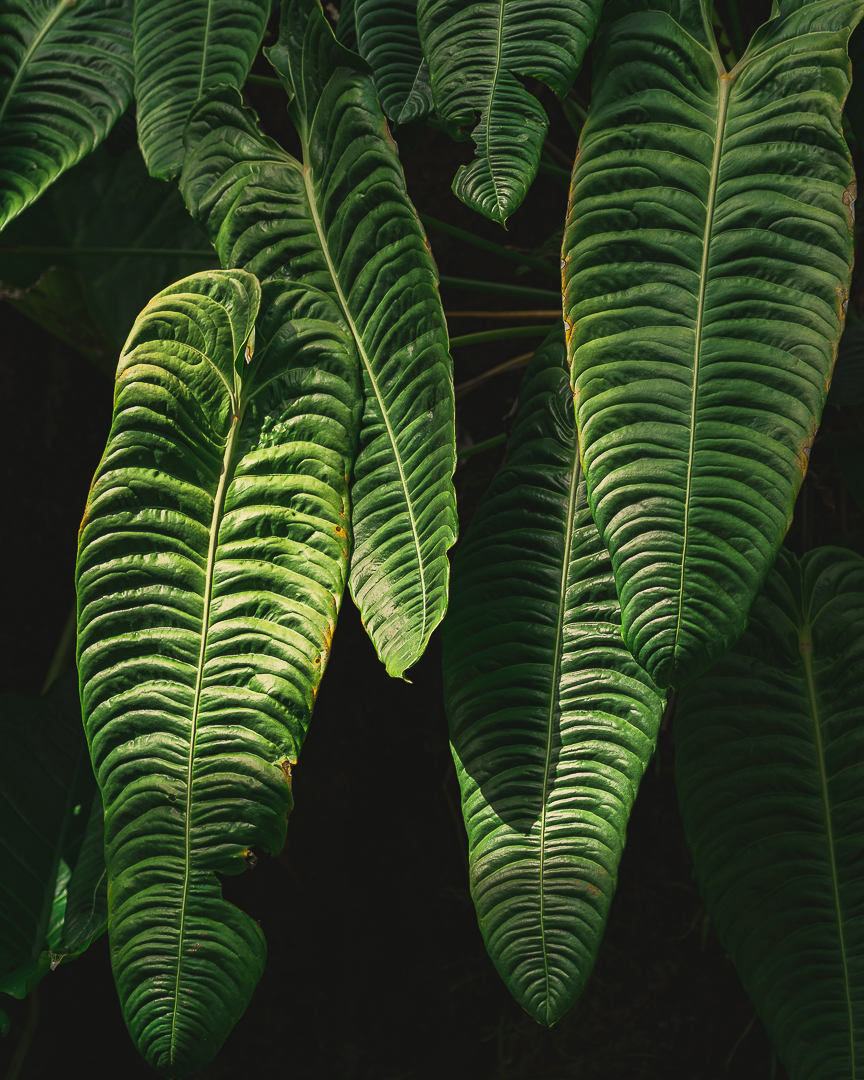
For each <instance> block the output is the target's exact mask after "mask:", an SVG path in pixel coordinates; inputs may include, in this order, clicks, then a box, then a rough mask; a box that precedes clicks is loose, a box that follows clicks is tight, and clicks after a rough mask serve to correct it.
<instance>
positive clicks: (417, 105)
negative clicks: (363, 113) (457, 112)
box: [339, 0, 432, 124]
mask: <svg viewBox="0 0 864 1080" xmlns="http://www.w3.org/2000/svg"><path fill="white" fill-rule="evenodd" d="M352 6H353V16H354V26H355V30H354V35H355V41H356V45H354V44H352V45H351V47H352V48H355V47H356V49H357V51H358V52H359V53H360V55H361V56H362V57H363V59H364V60H366V61H367V63H368V64H369V66H370V67H371V68H372V71H373V72H374V75H375V86H376V88H377V90H378V100H379V101H380V102H381V108H382V109H383V110H384V112H385V113H386V114H387V116H389V117H390V119H391V120H392V121H393V123H394V124H410V123H411V122H412V121H414V120H422V119H423V118H424V117H426V116H428V115H429V113H430V112H431V111H432V87H431V84H430V82H429V68H428V67H427V66H426V61H425V60H424V59H423V50H422V49H421V48H420V35H419V33H418V31H417V0H354V3H353V5H352ZM340 29H341V16H340ZM339 37H340V40H344V39H343V38H342V35H341V34H340V35H339ZM346 43H347V42H346Z"/></svg>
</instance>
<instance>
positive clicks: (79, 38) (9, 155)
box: [0, 0, 132, 229]
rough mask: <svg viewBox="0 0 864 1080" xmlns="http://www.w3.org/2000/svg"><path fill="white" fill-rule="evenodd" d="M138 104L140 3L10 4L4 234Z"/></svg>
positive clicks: (5, 30) (0, 78)
mask: <svg viewBox="0 0 864 1080" xmlns="http://www.w3.org/2000/svg"><path fill="white" fill-rule="evenodd" d="M131 99H132V0H77V2H76V0H6V2H5V3H4V4H3V10H2V12H0V229H2V228H3V226H4V225H5V224H6V222H7V221H10V220H11V219H12V218H14V217H16V216H17V215H18V214H20V213H21V211H22V210H24V209H25V207H27V206H29V205H30V203H32V202H33V201H34V200H35V199H38V198H39V196H40V195H41V194H42V192H43V191H45V189H46V188H47V187H48V186H49V185H50V184H51V183H52V182H53V181H54V180H56V179H57V177H58V176H59V175H60V174H61V173H62V172H64V171H65V170H66V169H68V168H69V167H70V166H72V165H74V164H75V163H76V162H78V161H80V160H81V158H83V157H84V156H85V154H88V153H89V152H90V151H91V150H93V148H94V147H96V146H97V145H98V144H99V143H100V142H101V141H102V140H103V139H104V138H105V136H106V135H107V134H108V132H109V131H110V130H111V128H112V127H113V125H114V123H115V122H116V121H117V119H118V118H119V117H120V115H121V114H122V113H123V112H124V111H125V109H126V107H127V106H128V104H129V102H130V101H131Z"/></svg>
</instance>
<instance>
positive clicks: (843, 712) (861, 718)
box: [675, 548, 864, 1080]
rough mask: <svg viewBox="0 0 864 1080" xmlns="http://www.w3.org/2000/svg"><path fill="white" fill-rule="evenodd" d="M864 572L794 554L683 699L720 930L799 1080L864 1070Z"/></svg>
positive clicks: (702, 860)
mask: <svg viewBox="0 0 864 1080" xmlns="http://www.w3.org/2000/svg"><path fill="white" fill-rule="evenodd" d="M862 684H864V559H862V558H861V556H860V555H855V554H853V553H852V552H850V551H845V550H843V549H840V548H820V549H817V550H815V551H812V552H809V553H808V554H807V555H805V556H804V558H803V560H802V561H801V562H800V563H798V562H797V560H796V559H795V558H794V556H792V555H791V554H790V553H789V552H787V551H781V553H780V557H779V559H778V561H777V566H776V569H775V570H774V571H773V572H772V573H771V575H770V576H769V578H768V581H767V583H766V586H765V589H764V592H763V593H762V596H761V597H760V598H759V599H758V600H757V601H756V603H755V604H754V606H753V613H752V615H751V619H750V625H749V627H748V629H747V632H746V633H745V635H744V636H743V637H742V638H741V640H740V642H739V643H738V645H737V646H736V647H735V648H734V649H733V651H732V652H730V653H729V654H728V655H727V656H726V657H725V658H724V659H723V660H721V662H720V663H719V664H718V665H717V666H716V667H714V668H712V669H711V671H710V672H708V673H707V674H706V675H703V676H702V677H701V678H700V679H697V680H696V682H694V683H692V684H691V685H690V686H689V687H688V688H687V689H686V690H685V691H683V692H682V693H681V695H680V696H679V699H678V705H677V710H676V716H675V747H676V754H675V771H676V782H677V784H678V796H679V801H680V805H681V813H682V816H683V819H684V828H685V833H686V835H687V841H688V844H689V846H690V850H691V852H692V854H693V861H694V865H695V867H696V875H697V878H698V879H699V884H700V888H701V890H702V895H703V897H704V899H705V904H706V906H707V909H708V913H709V915H710V916H711V922H712V924H713V925H714V927H715V928H716V930H717V934H718V936H719V937H720V940H721V942H722V943H723V947H724V948H725V949H726V950H727V952H728V953H729V956H730V957H731V959H732V961H733V963H734V964H735V966H736V967H737V969H738V972H739V974H740V975H741V979H742V981H743V983H744V986H745V988H746V989H747V992H748V993H749V994H750V997H751V998H752V999H753V1003H754V1004H755V1006H756V1009H757V1011H758V1012H759V1015H760V1016H761V1018H762V1020H763V1022H764V1023H765V1026H766V1028H767V1029H768V1033H769V1035H770V1036H771V1040H772V1042H773V1043H774V1046H775V1047H776V1049H777V1051H778V1053H779V1055H780V1057H781V1059H782V1060H783V1064H784V1065H785V1066H786V1070H787V1072H788V1073H789V1076H790V1080H848V1078H849V1077H852V1076H857V1075H859V1073H860V1069H861V1061H862V1058H864V969H862V957H864V918H862V914H861V913H862V908H864V865H862V861H861V851H862V847H864V824H862V822H864V741H862V739H864V696H862V693H861V687H862Z"/></svg>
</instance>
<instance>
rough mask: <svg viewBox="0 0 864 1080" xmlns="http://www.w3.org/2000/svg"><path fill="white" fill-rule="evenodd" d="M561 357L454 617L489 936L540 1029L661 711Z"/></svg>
mask: <svg viewBox="0 0 864 1080" xmlns="http://www.w3.org/2000/svg"><path fill="white" fill-rule="evenodd" d="M562 337H563V335H562ZM564 361H565V349H564V342H563V340H559V336H558V335H557V334H556V336H555V337H554V338H551V339H549V340H548V341H547V342H546V343H545V344H544V345H543V346H542V347H541V348H540V349H539V350H538V351H537V353H536V355H535V357H534V359H533V360H532V362H531V364H530V366H529V368H528V371H527V372H526V374H525V378H524V380H523V383H522V388H521V390H520V393H519V415H518V418H517V421H516V426H515V427H514V430H513V434H512V437H511V440H510V444H509V446H508V453H507V463H506V465H505V466H504V468H503V469H502V470H501V472H500V473H499V474H498V475H497V476H496V478H495V479H494V480H493V482H492V485H491V487H490V488H489V490H488V492H487V493H486V495H485V496H484V498H483V500H482V501H481V503H480V506H479V508H478V510H477V513H476V515H475V517H474V519H473V520H472V522H471V525H470V527H469V529H468V532H467V534H466V536H465V538H464V540H463V541H462V543H461V545H460V547H459V549H458V550H457V554H456V557H455V560H454V567H453V587H452V598H451V609H450V613H449V615H448V617H447V619H446V621H445V623H444V678H445V701H446V707H447V712H448V719H449V723H450V737H451V742H452V747H453V755H454V759H455V762H456V768H457V775H458V778H459V784H460V787H461V789H462V809H463V814H464V817H465V824H466V827H467V830H468V841H469V850H470V863H471V892H472V895H473V898H474V903H475V905H476V908H477V915H478V919H479V922H480V929H481V931H482V933H483V937H484V940H485V942H486V947H487V949H488V950H489V954H490V956H491V957H492V959H493V961H494V963H495V966H496V967H497V969H498V971H499V973H500V974H501V976H502V978H503V979H504V981H505V982H506V983H507V986H508V987H509V988H510V990H511V992H512V993H513V995H514V996H515V997H516V998H517V1000H518V1001H519V1002H520V1004H522V1005H523V1006H524V1007H525V1008H526V1009H527V1010H528V1012H529V1013H530V1014H531V1015H532V1016H533V1017H534V1019H535V1020H537V1021H539V1022H540V1023H543V1024H553V1023H554V1022H555V1021H556V1020H558V1019H559V1018H560V1017H561V1016H562V1015H563V1013H564V1012H565V1011H566V1010H567V1009H568V1008H569V1007H570V1006H571V1005H572V1004H573V1002H574V1001H575V1000H576V998H577V997H578V995H579V994H580V992H581V991H582V988H583V987H584V985H585V983H586V981H587V979H588V976H589V974H590V972H591V968H592V966H593V963H594V959H595V957H596V955H597V950H598V948H599V945H600V941H601V939H602V936H603V930H604V927H605V924H606V918H607V916H608V912H609V905H610V902H611V900H612V895H613V893H614V891H615V882H616V877H617V870H618V863H619V860H620V857H621V852H622V849H623V847H624V841H625V834H626V827H627V819H628V816H629V813H630V809H631V807H632V805H633V800H634V798H635V796H636V791H637V789H638V787H639V782H640V780H641V778H642V774H643V772H644V770H645V767H646V765H647V764H648V761H649V760H650V757H651V754H652V752H653V748H654V743H655V740H656V737H657V730H658V727H659V723H660V715H661V712H662V699H661V697H660V695H659V694H658V693H657V691H656V689H655V688H654V687H653V686H652V685H651V683H650V680H649V679H648V677H647V676H646V674H645V673H644V672H643V671H642V670H641V668H640V667H639V666H638V664H636V662H635V661H634V660H633V658H632V657H631V656H630V654H629V653H628V651H627V649H626V647H625V645H624V643H623V641H622V640H621V632H620V611H619V608H618V603H617V600H616V597H615V586H614V582H613V579H612V571H611V565H610V561H609V557H608V555H607V554H606V552H605V551H604V550H603V547H602V544H601V542H600V538H599V536H598V535H597V530H596V529H595V527H594V525H593V523H592V521H591V517H590V514H589V511H588V508H587V505H586V502H585V484H584V481H582V482H581V483H580V468H579V455H578V444H577V439H576V431H575V423H574V419H573V409H572V396H571V393H570V389H569V386H568V378H567V370H566V366H565V362H564Z"/></svg>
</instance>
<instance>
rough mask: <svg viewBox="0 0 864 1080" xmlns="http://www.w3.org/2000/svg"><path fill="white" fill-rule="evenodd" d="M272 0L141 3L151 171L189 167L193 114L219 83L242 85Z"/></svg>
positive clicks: (141, 125)
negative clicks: (186, 140) (187, 140)
mask: <svg viewBox="0 0 864 1080" xmlns="http://www.w3.org/2000/svg"><path fill="white" fill-rule="evenodd" d="M269 15H270V0H183V2H182V3H177V0H135V99H136V102H137V106H138V109H137V117H138V138H139V141H140V144H141V152H142V153H143V155H144V160H145V161H146V163H147V168H148V169H149V170H150V172H151V173H152V175H153V176H155V177H158V178H159V179H160V180H170V179H172V178H173V177H175V176H177V175H178V174H179V172H180V169H181V168H182V166H183V127H184V125H185V123H186V120H187V118H188V116H189V110H190V109H191V108H192V106H193V105H194V104H195V102H196V101H197V100H198V98H200V97H201V96H202V94H204V92H205V91H207V90H209V89H210V88H211V87H213V86H218V85H219V84H220V83H229V84H230V85H232V86H237V87H241V86H242V85H243V83H244V82H245V81H246V76H247V75H248V74H249V69H250V68H251V67H252V61H253V60H254V59H255V54H256V53H257V52H258V49H259V47H260V45H261V39H262V37H263V36H264V29H265V27H266V25H267V19H268V16H269Z"/></svg>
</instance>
